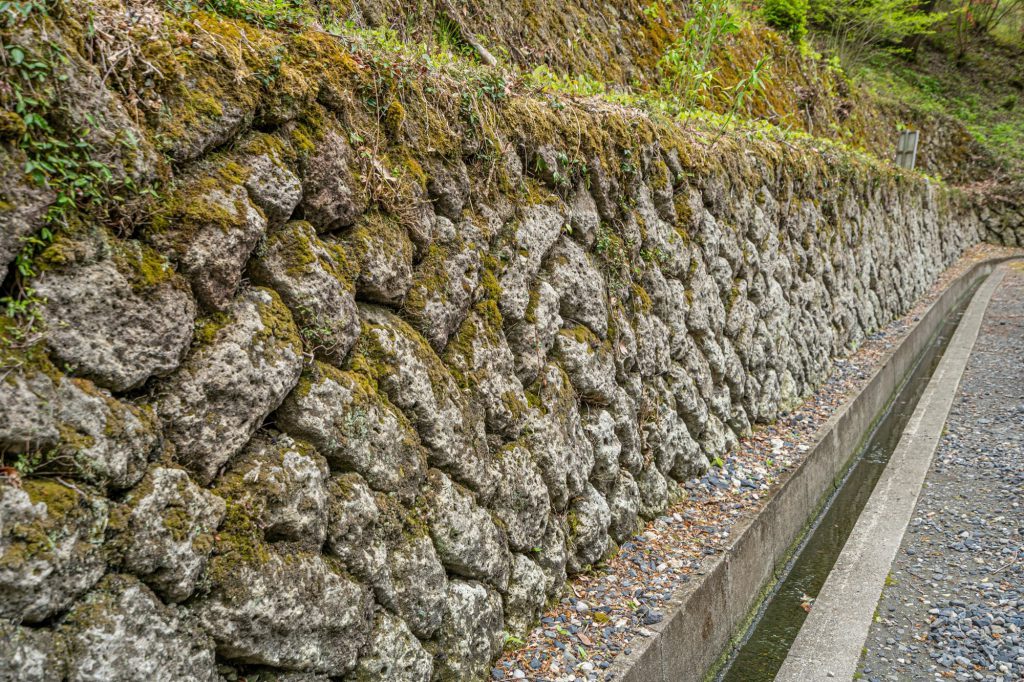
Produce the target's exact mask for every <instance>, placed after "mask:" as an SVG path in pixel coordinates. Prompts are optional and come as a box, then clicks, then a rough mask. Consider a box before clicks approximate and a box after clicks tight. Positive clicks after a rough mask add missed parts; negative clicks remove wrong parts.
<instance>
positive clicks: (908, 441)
mask: <svg viewBox="0 0 1024 682" xmlns="http://www.w3.org/2000/svg"><path fill="white" fill-rule="evenodd" d="M1004 274H1005V269H1002V268H1001V269H999V270H997V271H996V272H995V273H994V274H993V275H992V276H991V277H989V278H988V280H986V282H985V283H984V284H983V285H982V286H981V288H980V289H978V292H977V293H976V294H975V295H974V298H973V300H972V301H971V303H970V306H968V308H967V310H966V311H965V313H964V316H963V319H962V320H961V322H960V326H959V327H957V330H956V333H955V334H954V335H953V338H952V339H951V340H950V342H949V346H948V347H947V348H946V352H945V354H944V355H943V356H942V360H941V361H940V362H939V366H938V367H937V368H936V369H935V373H934V374H933V375H932V378H931V380H930V381H929V382H928V386H927V387H926V388H925V390H924V393H922V394H921V399H920V400H919V401H918V404H917V407H916V408H915V410H914V413H913V415H912V416H911V417H910V420H909V421H908V422H907V426H906V428H905V429H904V430H903V435H902V436H901V437H900V441H899V443H898V444H897V446H896V449H895V450H894V451H893V453H892V458H891V459H890V460H889V464H888V466H886V468H885V471H883V472H882V476H881V478H880V479H879V480H878V484H877V485H876V486H875V489H874V491H873V492H872V493H871V497H870V498H869V499H868V502H867V504H866V505H865V506H864V510H863V511H862V512H861V515H860V517H859V518H858V519H857V525H856V526H854V528H853V531H852V532H851V533H850V537H849V538H848V539H847V540H846V544H845V545H844V546H843V551H842V553H841V554H840V555H839V558H838V559H837V560H836V563H835V566H834V567H833V568H832V571H831V572H830V573H829V575H828V578H827V579H826V581H825V585H824V586H823V587H822V588H821V592H820V593H819V594H818V598H817V599H816V600H815V602H814V608H813V609H812V610H811V615H809V616H808V617H807V620H806V621H804V624H803V627H802V628H801V629H800V632H799V634H798V635H797V638H796V641H794V642H793V646H792V647H791V648H790V650H789V655H788V656H787V657H786V660H785V662H784V663H783V664H782V668H781V669H780V670H779V674H778V675H777V676H776V678H775V679H776V680H781V681H782V682H801V681H803V680H829V679H841V680H849V679H852V678H853V675H854V673H855V672H856V670H857V662H858V661H859V660H860V653H861V647H862V646H863V645H864V641H865V640H866V639H867V635H868V630H869V629H870V627H871V619H872V615H873V613H874V610H875V608H876V605H877V604H878V599H879V597H880V596H881V594H882V588H883V587H884V586H885V578H886V576H887V575H888V574H889V568H890V566H891V565H892V562H893V559H894V558H895V557H896V551H897V550H898V549H899V547H900V541H901V540H902V539H903V534H904V532H905V531H906V529H907V525H908V524H909V523H910V517H911V516H912V515H913V513H914V508H915V507H916V506H917V499H918V496H919V495H920V493H921V486H922V485H923V484H924V479H925V476H926V475H927V473H928V468H929V467H930V465H931V461H932V455H934V453H935V448H936V447H937V446H938V444H939V440H940V439H941V437H942V430H943V427H944V426H945V424H946V417H947V416H948V415H949V409H950V407H951V406H952V404H953V398H954V397H955V396H956V391H957V387H958V386H959V385H960V378H961V377H962V376H963V373H964V369H965V368H966V367H967V361H968V359H969V358H970V355H971V350H972V349H973V348H974V342H975V340H976V339H977V338H978V332H979V330H980V329H981V322H982V319H983V318H984V316H985V311H986V310H987V309H988V304H989V301H990V300H991V298H992V294H993V292H995V290H996V287H998V286H999V283H1000V282H1001V281H1002V279H1003V275H1004Z"/></svg>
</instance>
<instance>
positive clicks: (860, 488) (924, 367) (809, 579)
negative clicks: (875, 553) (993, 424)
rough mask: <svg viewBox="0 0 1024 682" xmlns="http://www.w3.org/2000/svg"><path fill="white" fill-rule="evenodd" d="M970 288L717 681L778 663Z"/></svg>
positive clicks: (731, 681) (757, 674)
mask: <svg viewBox="0 0 1024 682" xmlns="http://www.w3.org/2000/svg"><path fill="white" fill-rule="evenodd" d="M979 285H980V282H978V283H977V284H976V285H975V286H974V287H972V288H971V290H970V291H969V292H968V293H967V294H965V295H964V297H963V299H962V300H961V301H960V302H959V303H958V304H957V305H956V307H955V308H954V309H953V310H951V311H950V312H949V313H948V314H947V315H946V319H945V320H943V322H942V325H941V326H940V327H939V329H938V331H937V333H936V334H935V335H934V336H933V337H932V339H931V341H930V342H929V344H928V345H927V346H926V347H925V349H924V350H923V351H922V352H921V355H920V357H919V358H918V360H917V364H916V365H915V366H914V368H913V370H911V373H910V376H909V377H908V378H907V380H906V381H905V382H904V384H903V385H902V386H901V387H900V388H899V389H898V391H897V395H896V398H895V399H894V400H893V401H892V403H891V404H890V405H889V408H888V410H887V411H886V413H885V414H884V415H883V416H882V419H881V420H880V421H879V422H878V424H877V426H876V427H875V429H874V431H873V432H872V433H871V435H870V437H869V438H868V441H867V443H866V444H865V445H864V447H863V448H862V449H861V451H860V452H859V453H858V455H857V459H856V460H855V462H854V464H853V466H851V467H850V469H849V471H848V473H847V475H846V477H845V478H844V479H843V481H842V483H841V485H840V486H839V488H838V490H837V491H836V492H835V493H834V494H833V495H832V498H831V499H830V500H829V501H828V503H827V505H826V506H825V509H824V510H823V511H822V512H821V513H820V514H819V516H818V518H817V519H816V520H815V523H814V525H813V526H812V527H811V529H810V531H809V532H808V535H807V537H806V539H805V540H804V544H803V545H802V546H801V547H799V548H798V550H797V553H796V555H795V557H794V558H793V559H792V560H791V561H790V563H789V565H788V566H787V567H786V573H785V575H784V577H783V579H782V580H781V581H780V582H779V583H778V584H777V585H776V587H775V590H774V591H773V593H772V594H770V595H769V597H768V599H767V600H766V601H765V603H764V604H763V605H762V606H761V609H760V610H759V611H758V613H757V615H756V617H755V619H754V622H753V623H752V625H751V626H750V628H749V629H748V631H747V634H746V635H745V637H744V639H743V640H742V643H741V644H740V647H739V649H738V650H737V651H736V652H735V653H734V654H733V656H732V657H731V658H730V659H729V660H728V661H727V662H726V664H725V666H724V667H723V669H722V671H721V672H720V673H719V674H718V676H717V678H716V679H717V680H718V682H761V681H764V682H768V681H770V680H773V679H775V674H776V673H777V672H778V671H779V668H781V667H782V662H783V661H785V660H786V655H787V654H788V653H789V647H790V646H791V645H792V644H793V640H795V639H796V635H797V633H798V632H799V631H800V627H801V626H802V625H803V623H804V620H805V619H806V618H807V612H806V611H805V610H804V608H803V606H804V605H805V602H806V597H807V596H811V597H814V596H817V594H818V592H819V591H820V590H821V587H822V585H824V584H825V579H826V578H827V577H828V574H829V571H831V570H832V566H833V564H835V561H836V559H837V558H838V557H839V553H840V552H841V551H842V549H843V545H844V544H845V543H846V538H847V537H848V536H849V535H850V532H851V531H852V530H853V527H854V525H855V524H856V523H857V517H858V516H859V515H860V512H861V510H862V509H863V508H864V505H865V504H866V503H867V501H868V498H869V497H871V492H872V491H873V490H874V487H875V483H877V482H878V479H879V477H880V476H881V475H882V471H883V470H884V469H885V465H886V464H887V463H888V461H889V456H890V455H891V454H892V451H893V449H894V448H895V447H896V444H897V443H899V440H900V436H901V435H902V434H903V428H904V427H905V426H906V423H907V420H908V419H910V416H911V415H912V414H913V412H914V409H915V407H916V406H917V401H918V399H919V398H920V397H921V393H922V392H923V391H924V389H925V387H926V386H927V385H928V381H929V380H930V379H931V376H932V373H933V372H934V371H935V368H936V367H937V366H938V364H939V361H940V360H941V359H942V354H943V353H944V352H945V350H946V346H947V345H948V343H949V340H950V339H951V338H952V336H953V333H954V332H955V331H956V328H957V325H959V323H960V318H961V317H962V316H963V313H964V310H966V308H967V304H968V303H970V300H971V297H972V296H973V294H974V291H975V289H977V287H978V286H979Z"/></svg>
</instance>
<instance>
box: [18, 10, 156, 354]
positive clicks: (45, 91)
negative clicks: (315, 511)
mask: <svg viewBox="0 0 1024 682" xmlns="http://www.w3.org/2000/svg"><path fill="white" fill-rule="evenodd" d="M62 11H63V8H62V5H61V4H60V2H59V0H55V1H48V2H47V1H39V0H27V1H20V0H14V1H9V0H2V1H0V113H2V115H3V116H4V118H5V124H6V129H7V130H8V138H9V139H11V142H12V143H13V144H14V145H15V146H16V147H17V148H18V149H19V150H20V151H21V152H23V153H24V156H25V161H24V166H23V169H22V170H23V171H24V174H25V175H26V176H27V177H28V178H29V179H30V180H31V181H32V182H33V183H34V184H36V185H38V186H40V187H45V188H47V189H49V190H50V192H51V193H52V201H51V203H50V204H49V207H48V208H47V211H46V215H45V217H44V219H43V225H42V227H41V228H40V229H39V230H38V231H37V232H36V233H34V234H32V235H29V236H27V237H25V238H23V240H22V247H21V250H20V251H19V252H18V254H17V256H16V257H15V260H14V266H13V269H12V272H11V273H10V274H9V275H8V276H7V278H6V281H5V282H4V290H3V291H2V292H0V293H2V296H0V309H2V310H3V312H4V314H5V316H6V318H7V319H6V321H5V323H4V324H3V325H2V328H0V342H2V343H3V344H4V345H6V346H15V347H19V346H26V345H30V344H31V343H32V342H33V341H34V339H35V336H36V335H37V332H38V324H39V319H40V318H39V315H38V312H37V310H36V307H37V304H38V301H37V299H36V297H35V292H34V291H33V290H32V288H31V287H30V286H29V285H28V282H29V281H30V280H31V278H32V277H34V276H35V275H37V274H38V267H37V265H36V262H37V258H38V256H39V254H40V253H41V252H42V251H43V250H45V249H46V248H47V247H48V246H49V245H50V244H51V243H52V242H53V240H54V238H55V236H56V235H57V233H58V232H59V231H60V230H62V229H65V228H67V226H68V225H69V224H70V223H71V222H72V221H75V220H80V219H82V218H85V217H88V218H92V219H98V220H104V219H105V218H106V217H107V216H108V211H109V209H110V207H111V206H112V205H115V204H117V203H120V202H123V201H124V200H125V197H126V196H127V195H128V194H129V193H135V192H136V191H137V188H136V187H134V184H133V183H132V180H131V178H130V177H127V176H125V177H122V178H116V177H115V174H114V173H113V172H112V171H111V169H110V167H109V166H108V165H107V164H105V163H104V162H103V161H102V160H100V159H98V158H96V150H95V148H94V146H93V145H92V144H91V143H90V142H89V133H90V128H89V126H88V125H81V126H75V127H73V128H72V129H66V125H61V124H59V123H58V122H57V121H60V120H69V119H70V117H62V116H59V114H60V112H62V111H64V110H65V109H66V108H67V106H68V103H67V102H65V100H64V97H65V93H64V88H63V84H64V82H65V81H66V79H67V77H68V76H67V71H66V68H65V67H66V66H67V65H68V63H69V62H68V57H67V55H66V54H65V52H64V50H63V48H62V47H61V45H59V44H58V43H57V42H55V41H54V40H49V39H46V38H41V39H40V40H38V41H36V42H33V43H31V44H27V43H22V42H19V40H20V39H21V38H22V37H23V36H25V35H36V36H46V35H47V32H46V31H44V30H41V29H42V28H44V22H45V21H47V20H49V19H59V18H60V16H61V13H62ZM120 140H121V142H122V144H124V145H125V146H127V147H133V146H134V145H135V144H136V141H135V140H134V139H132V138H131V137H127V136H123V135H122V136H121V138H120Z"/></svg>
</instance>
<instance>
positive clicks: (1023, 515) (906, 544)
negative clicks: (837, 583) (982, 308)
mask: <svg viewBox="0 0 1024 682" xmlns="http://www.w3.org/2000/svg"><path fill="white" fill-rule="evenodd" d="M858 670H859V673H860V676H861V678H862V679H868V680H878V681H880V682H881V681H885V680H934V679H940V680H944V679H952V680H993V681H995V680H998V681H1000V682H1016V681H1019V680H1024V266H1021V265H1015V266H1012V267H1011V269H1010V272H1009V273H1008V274H1007V276H1006V278H1005V279H1004V280H1003V282H1002V284H1001V285H1000V287H999V288H998V289H997V290H996V292H995V294H994V295H993V297H992V302H991V304H990V306H989V309H988V312H987V314H986V316H985V320H984V323H983V325H982V328H981V332H980V333H979V336H978V340H977V342H976V344H975V346H974V351H973V353H972V355H971V358H970V361H969V362H968V365H967V370H966V371H965V373H964V376H963V380H962V382H961V384H960V388H959V390H958V392H957V396H956V399H955V401H954V403H953V408H952V410H951V412H950V415H949V420H948V422H947V431H946V433H945V435H944V436H943V438H942V440H941V442H940V444H939V448H938V451H937V452H936V455H935V459H934V461H933V463H932V466H931V469H930V470H929V472H928V476H927V479H926V481H925V487H924V489H923V490H922V491H921V496H920V499H919V501H918V504H917V507H916V508H915V510H914V515H913V517H912V520H911V523H910V527H909V528H908V530H907V532H906V535H905V536H904V538H903V542H902V545H901V547H900V549H899V552H898V553H897V557H896V560H895V562H894V563H893V566H892V572H891V573H890V576H889V579H888V580H887V584H886V587H885V589H884V590H883V592H882V598H881V601H880V602H879V605H878V610H877V612H876V615H875V620H874V623H873V624H872V626H871V630H870V633H869V635H868V640H867V642H866V644H865V651H864V655H863V656H862V658H861V661H860V665H859V667H858Z"/></svg>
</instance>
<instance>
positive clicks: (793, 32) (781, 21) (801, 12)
mask: <svg viewBox="0 0 1024 682" xmlns="http://www.w3.org/2000/svg"><path fill="white" fill-rule="evenodd" d="M807 9H808V0H764V4H763V5H762V6H761V15H762V16H763V17H764V21H765V23H766V24H768V25H769V26H771V27H772V28H776V29H778V30H780V31H782V32H783V33H785V34H787V35H788V36H789V37H790V38H792V39H793V42H796V43H798V42H800V41H801V40H802V39H803V37H804V36H805V35H806V34H807Z"/></svg>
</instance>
